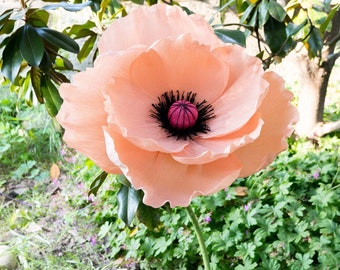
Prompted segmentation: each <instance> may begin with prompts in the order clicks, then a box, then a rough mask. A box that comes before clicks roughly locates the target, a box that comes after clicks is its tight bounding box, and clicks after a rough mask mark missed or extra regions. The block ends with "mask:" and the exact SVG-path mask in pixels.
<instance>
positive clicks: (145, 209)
mask: <svg viewBox="0 0 340 270" xmlns="http://www.w3.org/2000/svg"><path fill="white" fill-rule="evenodd" d="M137 218H138V220H139V221H140V222H142V223H143V224H144V225H145V226H147V227H148V228H149V229H151V230H153V229H155V228H157V227H158V226H159V224H160V214H159V209H158V208H153V207H151V206H148V205H145V204H144V203H143V202H141V203H140V204H139V207H138V210H137Z"/></svg>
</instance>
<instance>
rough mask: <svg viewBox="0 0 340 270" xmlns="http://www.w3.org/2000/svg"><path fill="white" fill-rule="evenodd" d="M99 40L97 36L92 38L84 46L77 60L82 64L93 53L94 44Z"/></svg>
mask: <svg viewBox="0 0 340 270" xmlns="http://www.w3.org/2000/svg"><path fill="white" fill-rule="evenodd" d="M96 40H97V36H96V35H94V36H90V37H89V38H88V39H87V40H86V41H85V42H84V44H83V47H82V48H81V50H80V52H79V53H78V55H77V58H78V60H79V61H80V62H82V61H83V60H84V59H85V58H86V57H87V56H88V55H89V54H90V52H91V51H92V49H93V47H94V44H95V42H96Z"/></svg>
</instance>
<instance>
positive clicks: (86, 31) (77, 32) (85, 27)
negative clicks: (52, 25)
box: [67, 21, 96, 39]
mask: <svg viewBox="0 0 340 270" xmlns="http://www.w3.org/2000/svg"><path fill="white" fill-rule="evenodd" d="M93 27H96V24H95V23H94V22H93V21H87V22H86V23H84V24H75V25H72V27H71V28H69V29H68V30H67V34H68V35H69V36H70V37H72V38H75V39H77V38H83V37H86V36H92V35H94V34H95V32H93V31H92V30H90V29H91V28H93Z"/></svg>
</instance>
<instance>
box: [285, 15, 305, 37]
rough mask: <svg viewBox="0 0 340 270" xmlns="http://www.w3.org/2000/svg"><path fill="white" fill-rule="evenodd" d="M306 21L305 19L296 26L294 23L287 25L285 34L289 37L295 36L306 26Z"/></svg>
mask: <svg viewBox="0 0 340 270" xmlns="http://www.w3.org/2000/svg"><path fill="white" fill-rule="evenodd" d="M307 22H308V20H307V19H305V20H304V21H303V22H302V23H300V24H298V25H296V24H294V23H288V25H287V27H286V32H287V35H288V36H289V37H291V36H293V35H295V34H297V33H298V32H299V31H300V30H301V29H302V28H303V27H304V26H305V25H306V24H307Z"/></svg>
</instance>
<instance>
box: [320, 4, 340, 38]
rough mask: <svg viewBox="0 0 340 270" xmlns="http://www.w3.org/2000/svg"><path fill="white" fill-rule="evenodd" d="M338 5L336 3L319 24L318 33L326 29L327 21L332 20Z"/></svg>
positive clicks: (339, 6)
mask: <svg viewBox="0 0 340 270" xmlns="http://www.w3.org/2000/svg"><path fill="white" fill-rule="evenodd" d="M339 8H340V5H336V6H335V7H334V8H332V10H331V11H330V12H329V14H328V16H327V18H326V20H325V21H324V22H323V23H322V24H321V25H320V28H319V29H320V33H324V32H325V31H326V30H327V27H328V25H329V23H330V22H331V21H332V19H333V17H334V15H335V13H336V12H337V11H338V10H339Z"/></svg>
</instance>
